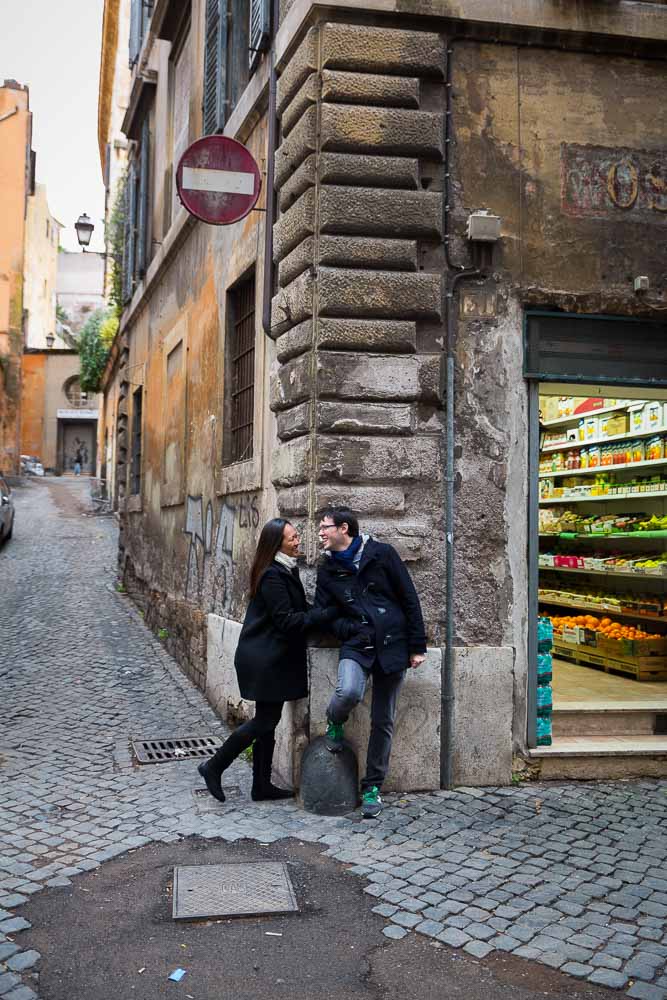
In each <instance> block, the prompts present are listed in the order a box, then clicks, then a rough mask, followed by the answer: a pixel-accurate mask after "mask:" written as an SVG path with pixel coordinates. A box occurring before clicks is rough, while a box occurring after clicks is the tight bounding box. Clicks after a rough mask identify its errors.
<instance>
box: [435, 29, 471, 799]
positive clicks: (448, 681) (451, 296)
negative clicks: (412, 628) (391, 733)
mask: <svg viewBox="0 0 667 1000" xmlns="http://www.w3.org/2000/svg"><path fill="white" fill-rule="evenodd" d="M455 41H456V38H452V39H450V40H449V41H448V43H447V46H446V56H445V58H446V71H445V130H444V131H445V137H444V138H445V142H444V145H445V153H444V171H445V177H444V185H443V188H444V190H443V218H442V230H443V242H444V247H445V261H446V263H447V267H448V269H449V271H450V272H451V271H455V273H454V274H449V273H448V275H447V279H446V282H445V295H444V311H445V315H446V317H447V343H446V348H445V351H446V354H445V365H446V370H445V558H446V566H445V654H444V657H443V662H442V674H441V716H440V719H441V725H440V784H441V785H442V787H443V788H451V787H452V785H453V752H454V642H455V639H456V629H455V617H454V558H455V545H454V481H455V466H454V434H455V429H456V424H455V415H454V391H455V386H456V379H455V364H456V358H455V338H456V315H455V311H454V310H455V303H456V298H455V293H456V286H457V285H458V284H459V282H460V281H463V279H464V278H472V277H477V276H478V275H479V274H481V272H480V270H479V269H478V268H476V267H471V268H466V267H465V265H463V264H454V263H453V262H452V259H451V256H450V252H449V240H450V233H449V214H450V207H451V206H450V192H451V184H450V147H451V145H452V142H453V125H452V63H453V59H452V56H453V54H454V49H453V46H454V42H455Z"/></svg>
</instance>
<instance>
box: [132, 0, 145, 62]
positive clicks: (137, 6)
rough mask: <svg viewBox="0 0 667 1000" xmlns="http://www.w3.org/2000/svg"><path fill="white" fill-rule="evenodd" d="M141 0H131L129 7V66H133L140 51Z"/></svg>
mask: <svg viewBox="0 0 667 1000" xmlns="http://www.w3.org/2000/svg"><path fill="white" fill-rule="evenodd" d="M141 4H142V0H132V6H131V8H130V68H131V67H132V66H134V64H135V63H136V61H137V59H138V58H139V52H140V51H141V26H142V16H143V15H142V9H141Z"/></svg>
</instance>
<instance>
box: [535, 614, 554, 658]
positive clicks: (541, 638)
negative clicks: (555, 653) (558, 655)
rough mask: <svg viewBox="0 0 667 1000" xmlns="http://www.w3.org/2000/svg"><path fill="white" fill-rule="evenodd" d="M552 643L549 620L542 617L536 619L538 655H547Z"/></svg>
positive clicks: (552, 628) (552, 636) (552, 629)
mask: <svg viewBox="0 0 667 1000" xmlns="http://www.w3.org/2000/svg"><path fill="white" fill-rule="evenodd" d="M553 641H554V627H553V625H552V623H551V618H547V617H546V615H542V616H540V617H539V618H538V619H537V650H538V652H539V653H549V652H550V651H551V647H552V646H553Z"/></svg>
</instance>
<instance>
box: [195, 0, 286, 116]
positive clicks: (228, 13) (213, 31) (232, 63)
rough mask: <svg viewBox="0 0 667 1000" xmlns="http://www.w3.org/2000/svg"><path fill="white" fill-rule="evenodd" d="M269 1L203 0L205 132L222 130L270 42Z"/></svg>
mask: <svg viewBox="0 0 667 1000" xmlns="http://www.w3.org/2000/svg"><path fill="white" fill-rule="evenodd" d="M270 23H271V19H270V10H269V0H206V32H205V52H204V98H203V131H204V135H213V134H215V133H216V132H222V130H223V129H224V127H225V123H226V121H227V119H228V118H229V116H230V114H231V113H232V111H233V110H234V108H235V107H236V104H237V102H238V100H239V98H240V97H241V94H242V93H243V91H244V90H245V87H246V85H247V83H248V79H249V77H250V75H251V74H252V73H253V72H254V70H255V68H256V66H257V63H258V61H259V58H260V54H261V53H262V52H264V51H266V49H267V48H268V47H269V42H270Z"/></svg>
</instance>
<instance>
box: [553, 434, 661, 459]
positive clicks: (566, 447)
mask: <svg viewBox="0 0 667 1000" xmlns="http://www.w3.org/2000/svg"><path fill="white" fill-rule="evenodd" d="M663 433H665V428H662V429H661V430H655V428H654V429H653V430H651V431H626V433H625V434H614V435H612V437H596V438H591V439H590V440H589V441H561V442H560V444H547V445H544V447H543V448H540V454H542V455H552V454H553V453H554V452H555V451H572V450H574V449H577V450H578V449H579V448H590V447H591V446H592V445H596V444H612V443H613V442H614V441H635V440H636V439H637V438H648V437H655V436H656V435H658V434H663Z"/></svg>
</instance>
